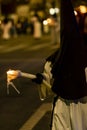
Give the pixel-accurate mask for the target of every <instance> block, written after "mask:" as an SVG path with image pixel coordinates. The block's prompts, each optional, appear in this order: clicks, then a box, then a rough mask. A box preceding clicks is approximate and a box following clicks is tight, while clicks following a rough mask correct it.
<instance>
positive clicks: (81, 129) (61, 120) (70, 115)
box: [52, 97, 87, 130]
mask: <svg viewBox="0 0 87 130" xmlns="http://www.w3.org/2000/svg"><path fill="white" fill-rule="evenodd" d="M52 130H87V97H84V98H81V99H79V100H72V101H70V100H65V99H62V98H60V97H59V98H58V99H57V101H56V105H55V108H54V113H53V123H52Z"/></svg>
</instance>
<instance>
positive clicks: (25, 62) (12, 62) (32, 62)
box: [0, 35, 58, 130]
mask: <svg viewBox="0 0 87 130" xmlns="http://www.w3.org/2000/svg"><path fill="white" fill-rule="evenodd" d="M57 48H58V46H57V45H52V44H51V43H50V36H49V35H44V36H43V37H42V38H41V39H40V40H35V39H33V37H32V36H28V35H25V36H24V35H22V36H18V37H17V38H11V39H9V40H7V41H5V40H3V39H0V130H44V129H45V130H49V129H50V127H49V126H50V118H51V114H50V112H51V102H52V98H51V97H50V98H48V99H46V100H45V101H43V102H42V101H41V100H40V98H39V93H38V89H37V84H35V83H34V82H32V80H30V79H28V78H24V77H19V78H17V79H15V80H13V83H14V85H15V86H16V88H17V89H18V90H19V91H20V94H18V93H17V91H15V89H14V88H13V87H12V86H10V87H9V95H8V94H7V77H6V76H7V75H6V72H7V71H8V70H9V69H14V70H21V71H23V72H26V73H32V74H36V73H38V72H43V66H44V63H45V59H46V58H47V57H48V56H49V55H50V54H51V53H52V52H54V51H55V50H56V49H57Z"/></svg>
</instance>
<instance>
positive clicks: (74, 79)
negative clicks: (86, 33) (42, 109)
mask: <svg viewBox="0 0 87 130" xmlns="http://www.w3.org/2000/svg"><path fill="white" fill-rule="evenodd" d="M60 5H61V7H60V26H61V27H60V31H61V32H60V49H59V52H58V54H57V55H56V59H55V61H54V63H53V67H52V74H53V78H54V83H53V86H52V90H53V92H55V93H56V94H57V95H58V96H60V97H62V98H64V99H70V100H73V99H78V98H82V97H84V96H87V84H86V78H85V67H86V66H87V61H86V53H87V52H85V48H84V43H83V40H82V37H81V35H80V31H79V28H78V24H77V22H76V17H75V15H74V9H73V6H72V3H71V1H70V0H61V4H60Z"/></svg>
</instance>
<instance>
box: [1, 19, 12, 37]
mask: <svg viewBox="0 0 87 130" xmlns="http://www.w3.org/2000/svg"><path fill="white" fill-rule="evenodd" d="M11 27H12V23H11V21H10V20H9V19H8V18H5V19H4V20H3V21H2V24H1V30H2V38H3V39H5V40H8V39H10V37H11V35H10V29H11Z"/></svg>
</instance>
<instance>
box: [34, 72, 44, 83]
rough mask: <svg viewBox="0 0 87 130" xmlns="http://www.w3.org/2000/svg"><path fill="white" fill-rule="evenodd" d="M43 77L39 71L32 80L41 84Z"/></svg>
mask: <svg viewBox="0 0 87 130" xmlns="http://www.w3.org/2000/svg"><path fill="white" fill-rule="evenodd" d="M43 79H44V77H43V75H42V74H41V73H37V74H36V78H35V79H32V82H35V83H37V84H41V83H42V81H43Z"/></svg>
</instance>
